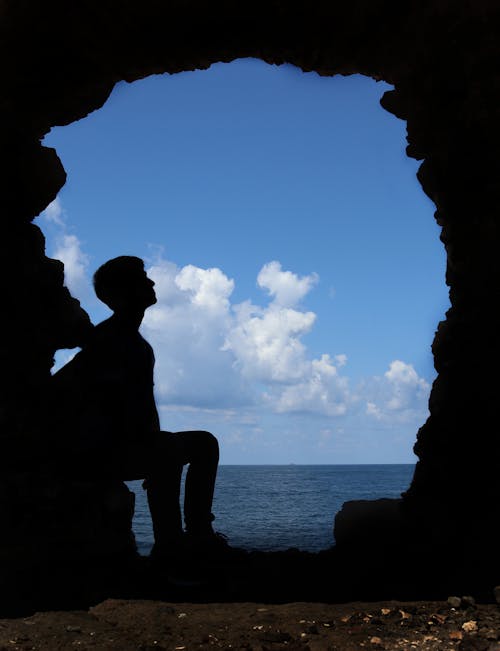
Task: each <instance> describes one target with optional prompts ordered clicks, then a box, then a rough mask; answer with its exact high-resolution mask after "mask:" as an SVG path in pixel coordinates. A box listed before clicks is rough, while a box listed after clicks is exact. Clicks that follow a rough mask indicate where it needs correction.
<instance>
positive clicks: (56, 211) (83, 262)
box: [40, 197, 91, 299]
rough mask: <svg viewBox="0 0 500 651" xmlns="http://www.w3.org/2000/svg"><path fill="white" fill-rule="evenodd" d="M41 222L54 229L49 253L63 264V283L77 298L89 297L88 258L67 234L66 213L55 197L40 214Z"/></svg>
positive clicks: (77, 240)
mask: <svg viewBox="0 0 500 651" xmlns="http://www.w3.org/2000/svg"><path fill="white" fill-rule="evenodd" d="M40 217H41V218H42V220H44V221H46V222H47V223H49V224H52V225H54V226H55V227H56V233H55V237H54V238H53V239H54V248H53V249H52V250H51V251H50V252H49V255H50V256H51V257H53V258H57V259H58V260H60V261H61V262H63V263H64V282H65V285H66V287H67V288H68V289H69V290H70V292H71V293H72V294H74V295H75V296H78V297H79V298H83V299H85V298H88V297H89V296H90V295H91V282H90V278H89V273H88V266H89V256H88V255H87V254H86V253H84V252H83V250H82V245H81V242H80V240H79V239H78V237H77V236H76V235H73V234H71V233H69V232H68V226H67V223H66V211H65V210H64V208H63V205H62V203H61V200H60V199H59V197H56V198H55V199H54V201H52V203H50V204H49V205H48V206H47V208H45V210H44V211H43V212H42V213H41V214H40Z"/></svg>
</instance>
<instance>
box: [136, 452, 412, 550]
mask: <svg viewBox="0 0 500 651" xmlns="http://www.w3.org/2000/svg"><path fill="white" fill-rule="evenodd" d="M414 468H415V466H414V464H402V465H399V464H390V465H368V464H363V465H310V466H306V465H293V464H291V465H251V466H250V465H248V466H243V465H240V466H237V465H221V466H220V467H219V471H218V475H217V484H216V489H215V496H214V503H213V509H212V510H213V513H214V515H215V517H216V519H215V521H214V529H215V530H216V531H220V532H221V533H223V534H225V535H226V536H227V537H228V542H229V544H230V545H232V546H235V547H240V548H243V549H247V550H259V551H280V550H286V549H290V548H298V549H300V550H303V551H311V552H317V551H320V550H322V549H328V548H330V547H331V546H332V545H333V544H334V542H335V541H334V538H333V519H334V517H335V514H336V513H337V511H339V510H340V509H341V508H342V504H343V503H344V502H347V501H349V500H365V499H370V500H371V499H378V498H381V497H392V498H394V497H399V496H400V495H401V493H402V491H404V490H405V489H406V488H408V486H409V484H410V481H411V478H412V476H413V471H414ZM127 485H128V486H129V488H130V489H131V490H133V491H134V493H135V495H136V504H135V515H134V521H133V529H134V533H135V538H136V542H137V547H138V550H139V552H140V553H141V554H148V553H149V551H150V549H151V547H152V544H153V530H152V526H151V518H150V516H149V510H148V505H147V499H146V493H145V491H144V489H143V488H142V482H141V481H130V482H127Z"/></svg>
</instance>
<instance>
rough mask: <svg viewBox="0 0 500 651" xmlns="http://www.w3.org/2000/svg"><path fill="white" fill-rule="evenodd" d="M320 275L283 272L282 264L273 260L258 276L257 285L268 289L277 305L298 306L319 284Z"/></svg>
mask: <svg viewBox="0 0 500 651" xmlns="http://www.w3.org/2000/svg"><path fill="white" fill-rule="evenodd" d="M318 280H319V277H318V274H316V273H312V274H310V275H309V276H302V277H300V276H297V274H294V273H292V272H291V271H282V270H281V264H280V263H279V262H278V261H276V260H273V261H272V262H268V263H267V264H265V265H264V266H263V267H262V269H261V270H260V272H259V275H258V276H257V284H258V285H259V287H262V288H263V289H267V291H268V292H269V294H270V295H271V296H272V297H273V299H274V302H275V303H276V304H277V305H282V306H287V307H292V306H294V305H296V304H297V303H298V302H299V301H300V300H301V299H302V298H304V296H305V295H306V294H307V293H308V292H309V291H310V290H311V289H312V287H313V286H314V285H315V284H316V283H317V282H318Z"/></svg>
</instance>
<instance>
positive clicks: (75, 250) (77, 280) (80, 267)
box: [51, 233, 90, 297]
mask: <svg viewBox="0 0 500 651" xmlns="http://www.w3.org/2000/svg"><path fill="white" fill-rule="evenodd" d="M51 255H52V257H54V258H57V259H58V260H61V262H63V263H64V280H65V285H66V287H67V288H68V289H69V290H70V292H71V293H72V294H74V295H75V296H78V297H83V296H87V295H88V294H89V293H90V280H89V276H88V266H89V257H88V255H86V254H85V253H84V252H83V251H82V247H81V244H80V240H79V239H78V238H77V237H76V235H68V234H67V233H65V234H62V235H60V236H59V237H58V238H57V240H56V248H55V250H54V251H52V252H51Z"/></svg>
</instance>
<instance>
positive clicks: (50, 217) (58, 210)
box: [41, 197, 65, 226]
mask: <svg viewBox="0 0 500 651" xmlns="http://www.w3.org/2000/svg"><path fill="white" fill-rule="evenodd" d="M41 217H42V218H43V219H45V220H46V221H48V222H52V223H53V224H56V225H57V226H65V222H64V210H63V207H62V204H61V200H60V199H59V197H56V198H55V199H54V201H52V202H51V203H49V205H48V206H47V208H45V210H44V211H43V212H42V213H41Z"/></svg>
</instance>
